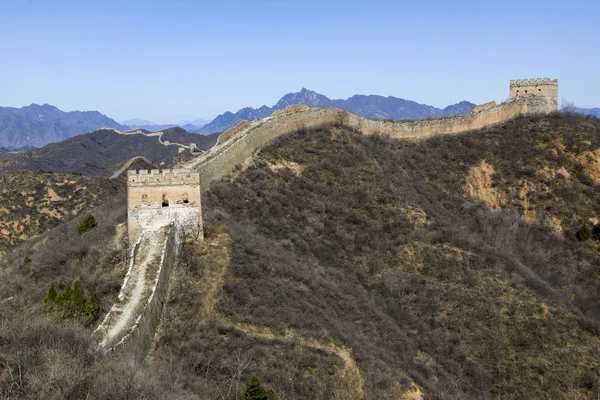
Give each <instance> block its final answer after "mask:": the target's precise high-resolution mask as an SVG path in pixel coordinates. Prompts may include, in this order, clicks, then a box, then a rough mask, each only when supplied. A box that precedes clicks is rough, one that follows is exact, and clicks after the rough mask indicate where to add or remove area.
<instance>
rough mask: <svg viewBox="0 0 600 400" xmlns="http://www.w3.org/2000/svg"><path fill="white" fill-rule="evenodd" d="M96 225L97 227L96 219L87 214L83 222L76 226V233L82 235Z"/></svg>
mask: <svg viewBox="0 0 600 400" xmlns="http://www.w3.org/2000/svg"><path fill="white" fill-rule="evenodd" d="M96 225H98V221H96V218H94V216H93V215H92V214H88V215H86V217H85V218H84V219H83V221H81V222H80V223H79V225H77V232H79V234H80V235H83V234H84V233H86V232H88V231H91V230H92V229H94V228H95V227H96Z"/></svg>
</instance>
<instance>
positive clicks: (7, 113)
mask: <svg viewBox="0 0 600 400" xmlns="http://www.w3.org/2000/svg"><path fill="white" fill-rule="evenodd" d="M103 127H104V128H116V129H126V128H125V127H123V126H122V125H120V124H118V123H117V122H116V121H114V120H112V119H110V118H108V117H107V116H106V115H103V114H101V113H99V112H98V111H71V112H64V111H61V110H59V109H58V108H56V107H54V106H51V105H49V104H44V105H41V106H40V105H37V104H31V105H29V106H26V107H21V108H14V107H0V146H4V147H7V148H11V149H18V148H24V147H41V146H43V145H45V144H47V143H51V142H60V141H62V140H65V139H68V138H70V137H72V136H75V135H81V134H83V133H89V132H93V131H96V130H98V129H100V128H103Z"/></svg>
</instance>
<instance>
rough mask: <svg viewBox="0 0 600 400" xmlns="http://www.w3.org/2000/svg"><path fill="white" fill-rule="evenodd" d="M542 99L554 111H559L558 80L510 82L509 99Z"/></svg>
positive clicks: (520, 80)
mask: <svg viewBox="0 0 600 400" xmlns="http://www.w3.org/2000/svg"><path fill="white" fill-rule="evenodd" d="M522 97H541V98H545V99H547V101H548V107H549V108H551V109H552V111H556V110H557V109H558V79H550V78H537V79H514V80H511V81H510V88H509V98H510V99H518V98H522Z"/></svg>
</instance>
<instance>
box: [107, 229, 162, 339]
mask: <svg viewBox="0 0 600 400" xmlns="http://www.w3.org/2000/svg"><path fill="white" fill-rule="evenodd" d="M164 239H165V230H164V229H160V230H158V231H156V232H147V233H144V234H143V236H142V240H141V242H140V246H139V249H138V251H137V255H136V259H135V260H134V263H133V268H132V269H131V271H130V275H129V276H128V277H126V278H125V279H126V281H125V283H124V286H123V288H122V289H121V293H120V294H119V300H120V302H119V303H115V304H114V305H113V307H112V308H111V310H110V312H109V314H108V315H107V316H106V319H105V321H104V322H103V324H102V326H104V327H105V329H106V330H105V332H104V334H103V337H102V339H101V341H100V344H101V346H103V347H110V346H112V345H114V344H116V343H117V342H118V341H119V340H120V339H121V338H122V337H123V336H125V335H126V334H127V333H128V332H129V331H130V330H131V328H132V327H133V324H134V323H135V318H136V316H137V315H139V313H140V311H141V309H142V308H143V307H144V306H145V305H146V302H147V301H148V296H149V295H150V294H151V292H152V287H153V285H154V283H155V278H156V272H157V269H158V267H159V265H160V256H161V253H162V250H163V245H164Z"/></svg>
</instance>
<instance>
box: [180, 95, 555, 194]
mask: <svg viewBox="0 0 600 400" xmlns="http://www.w3.org/2000/svg"><path fill="white" fill-rule="evenodd" d="M556 109H557V104H556V103H555V102H554V99H553V98H546V97H534V96H531V97H520V98H514V99H511V100H509V101H506V102H504V103H501V104H498V105H493V103H487V104H486V105H485V107H482V108H481V109H479V110H478V112H474V113H470V114H467V115H460V116H455V117H446V118H439V119H425V120H404V121H381V120H371V119H367V118H363V117H360V116H358V115H355V114H351V113H346V114H347V117H346V118H344V119H345V122H344V123H345V124H346V125H348V126H350V127H353V128H356V129H358V130H360V131H361V132H363V133H365V134H373V135H384V136H387V137H391V138H404V139H421V138H427V137H430V136H434V135H445V134H457V133H460V132H466V131H470V130H475V129H480V128H483V127H485V126H489V125H493V124H498V123H501V122H504V121H507V120H510V119H512V118H515V117H518V116H520V115H524V114H539V113H549V112H552V111H556ZM339 120H340V110H339V109H335V108H303V109H301V110H299V111H295V112H290V113H281V114H280V116H276V115H273V116H270V117H268V118H265V119H262V120H256V121H252V122H251V123H248V125H247V126H246V128H245V129H241V130H239V129H238V130H236V132H235V135H229V136H228V138H229V139H228V140H225V141H223V142H221V143H218V144H217V145H216V146H214V147H213V148H211V149H210V150H208V151H207V152H205V153H203V154H202V155H201V156H200V157H197V158H195V159H193V160H191V161H189V162H188V163H187V164H186V168H190V169H194V170H196V171H198V172H199V174H200V181H201V182H202V188H203V189H205V188H206V187H207V186H208V185H209V184H210V183H211V182H213V181H215V180H218V179H220V178H221V177H222V176H224V175H225V174H227V173H228V172H230V171H231V170H233V168H235V166H236V165H238V164H243V163H244V161H245V160H246V159H248V157H250V156H251V155H252V153H253V152H255V151H257V150H258V149H260V148H261V147H262V146H264V145H265V144H266V143H268V142H269V141H270V140H272V139H274V138H276V137H278V136H281V135H283V134H286V133H289V132H293V131H296V130H298V129H300V128H303V127H314V126H319V125H323V124H330V123H337V122H339ZM226 133H227V132H226Z"/></svg>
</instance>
